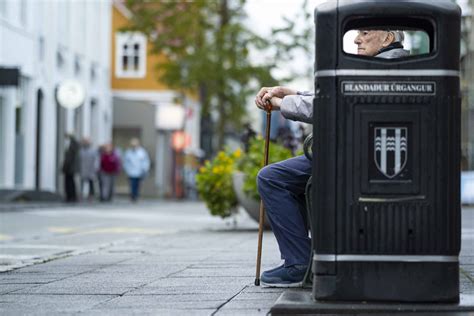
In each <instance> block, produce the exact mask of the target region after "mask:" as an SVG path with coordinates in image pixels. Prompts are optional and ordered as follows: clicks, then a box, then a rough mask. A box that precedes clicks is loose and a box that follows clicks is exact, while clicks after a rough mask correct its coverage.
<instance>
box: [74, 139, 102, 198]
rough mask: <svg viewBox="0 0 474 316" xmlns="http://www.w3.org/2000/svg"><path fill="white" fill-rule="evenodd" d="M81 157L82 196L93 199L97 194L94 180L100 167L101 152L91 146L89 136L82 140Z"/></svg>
mask: <svg viewBox="0 0 474 316" xmlns="http://www.w3.org/2000/svg"><path fill="white" fill-rule="evenodd" d="M79 157H80V175H81V198H87V199H88V200H89V201H92V200H93V199H94V196H95V189H94V188H95V186H94V182H95V180H96V175H97V170H98V169H99V154H98V152H97V150H96V149H94V148H93V147H92V146H91V142H90V140H89V139H88V138H83V139H82V141H81V150H80V151H79Z"/></svg>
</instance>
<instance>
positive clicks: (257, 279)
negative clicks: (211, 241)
mask: <svg viewBox="0 0 474 316" xmlns="http://www.w3.org/2000/svg"><path fill="white" fill-rule="evenodd" d="M266 111H267V126H266V128H265V156H264V161H263V166H264V167H265V166H266V165H268V150H269V148H270V123H271V119H272V106H271V104H270V102H269V103H268V104H267V108H266ZM264 221H265V209H264V206H263V200H262V199H261V198H260V216H259V221H258V249H257V267H256V272H255V285H256V286H259V285H260V266H261V263H262V240H263V222H264Z"/></svg>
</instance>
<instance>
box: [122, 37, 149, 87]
mask: <svg viewBox="0 0 474 316" xmlns="http://www.w3.org/2000/svg"><path fill="white" fill-rule="evenodd" d="M115 45H116V46H115V51H116V56H115V75H116V76H117V77H118V78H143V77H145V75H146V38H145V36H144V35H142V34H139V33H117V35H116V44H115Z"/></svg>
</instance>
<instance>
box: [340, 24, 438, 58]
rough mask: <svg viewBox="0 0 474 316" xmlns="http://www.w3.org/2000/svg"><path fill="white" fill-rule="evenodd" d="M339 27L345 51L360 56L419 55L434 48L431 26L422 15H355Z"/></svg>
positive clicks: (429, 52)
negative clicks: (419, 16) (403, 16)
mask: <svg viewBox="0 0 474 316" xmlns="http://www.w3.org/2000/svg"><path fill="white" fill-rule="evenodd" d="M342 30H343V43H342V47H343V51H344V53H346V54H350V55H354V56H357V57H361V58H373V57H377V58H383V59H385V60H398V59H406V58H419V57H425V56H429V55H433V54H434V53H435V50H436V42H435V39H434V35H435V32H434V26H433V24H432V22H431V21H430V20H429V19H425V18H418V17H414V18H411V17H406V18H403V19H400V18H397V17H384V18H356V19H352V20H348V21H347V22H346V23H344V25H343V27H342Z"/></svg>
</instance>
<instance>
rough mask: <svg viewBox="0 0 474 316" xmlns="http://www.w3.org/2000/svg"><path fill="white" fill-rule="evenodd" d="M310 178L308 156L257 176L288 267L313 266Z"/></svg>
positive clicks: (270, 166)
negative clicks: (308, 208) (308, 206)
mask: <svg viewBox="0 0 474 316" xmlns="http://www.w3.org/2000/svg"><path fill="white" fill-rule="evenodd" d="M310 176H311V161H309V160H308V159H307V158H306V157H305V156H298V157H294V158H290V159H287V160H284V161H281V162H277V163H274V164H271V165H268V166H266V167H264V168H263V169H262V170H260V172H259V173H258V176H257V184H258V191H259V193H260V196H261V197H262V200H263V204H264V205H265V211H266V214H267V216H268V219H269V221H270V225H271V227H272V230H273V233H274V234H275V237H276V240H277V242H278V247H279V248H280V253H281V258H282V259H283V260H285V266H291V265H295V264H299V265H307V264H308V262H309V258H310V251H311V240H310V238H309V236H308V229H307V222H306V214H307V213H306V200H305V188H306V183H307V182H308V180H309V177H310Z"/></svg>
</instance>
